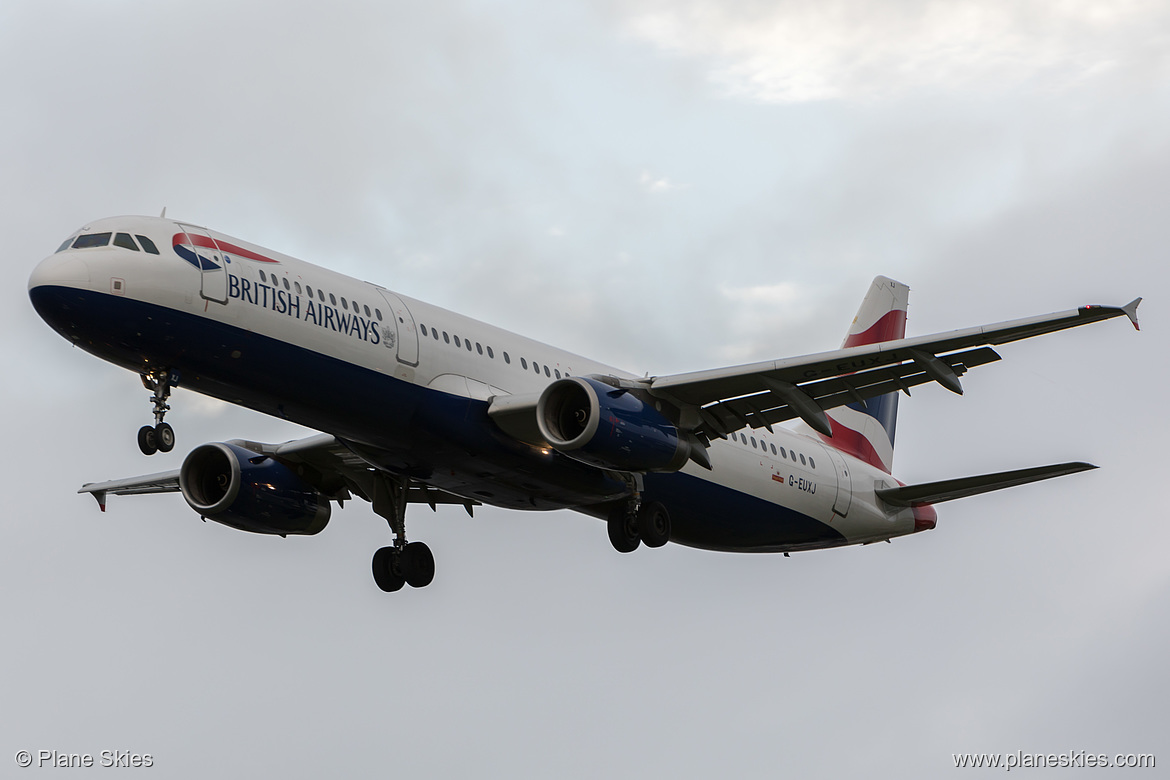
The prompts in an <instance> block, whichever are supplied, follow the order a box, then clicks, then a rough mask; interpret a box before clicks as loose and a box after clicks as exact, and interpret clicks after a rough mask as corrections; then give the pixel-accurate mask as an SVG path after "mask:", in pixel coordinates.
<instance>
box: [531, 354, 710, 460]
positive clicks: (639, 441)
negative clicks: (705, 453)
mask: <svg viewBox="0 0 1170 780" xmlns="http://www.w3.org/2000/svg"><path fill="white" fill-rule="evenodd" d="M536 423H537V426H538V427H539V428H540V433H541V435H542V436H543V437H544V439H545V441H547V442H548V443H549V444H551V445H552V447H553V449H555V450H557V451H558V452H562V453H564V454H565V455H568V456H569V457H570V458H573V459H575V460H579V461H582V462H583V463H588V464H589V465H591V466H599V467H601V468H606V469H616V470H619V471H678V470H679V469H681V468H682V467H683V466H684V465H685V464H686V462H687V459H688V457H689V456H690V450H691V444H690V442H689V441H688V440H687V439H686V438H684V437H683V436H681V435H679V431H678V429H677V428H676V427H675V426H674V424H673V423H671V422H670V420H668V419H666V418H665V417H664V416H662V414H661V413H659V412H658V411H657V410H656V409H655V408H654V407H653V406H651V405H649V404H647V403H644V402H643V401H642V400H641V399H640V398H638V396H637V395H635V394H634V393H632V392H630V391H629V390H625V389H623V388H615V387H610V386H609V385H607V384H605V383H604V382H599V381H598V380H596V379H589V378H586V377H578V376H573V377H566V378H565V379H560V380H557V381H556V382H553V383H552V384H551V385H549V386H548V387H547V388H545V390H544V392H543V393H541V395H540V400H539V401H538V402H537V404H536Z"/></svg>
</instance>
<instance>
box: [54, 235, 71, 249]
mask: <svg viewBox="0 0 1170 780" xmlns="http://www.w3.org/2000/svg"><path fill="white" fill-rule="evenodd" d="M72 245H73V236H69V238H67V239H65V241H64V243H62V244H61V246H59V247H57V251H58V252H64V251H65V250H66V249H68V248H69V247H70V246H72Z"/></svg>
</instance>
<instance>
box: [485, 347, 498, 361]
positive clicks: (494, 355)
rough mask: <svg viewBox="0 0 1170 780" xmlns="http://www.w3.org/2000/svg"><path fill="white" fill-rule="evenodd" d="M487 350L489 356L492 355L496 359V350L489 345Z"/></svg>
mask: <svg viewBox="0 0 1170 780" xmlns="http://www.w3.org/2000/svg"><path fill="white" fill-rule="evenodd" d="M487 351H488V357H490V358H491V359H492V360H495V359H496V354H495V353H494V352H492V348H491V347H488V348H487Z"/></svg>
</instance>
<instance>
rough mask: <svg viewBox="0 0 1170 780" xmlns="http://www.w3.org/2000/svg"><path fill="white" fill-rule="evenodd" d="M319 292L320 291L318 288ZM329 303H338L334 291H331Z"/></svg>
mask: <svg viewBox="0 0 1170 780" xmlns="http://www.w3.org/2000/svg"><path fill="white" fill-rule="evenodd" d="M318 292H320V291H319V290H318ZM329 303H331V304H333V305H334V306H336V305H337V298H336V297H334V295H333V293H329Z"/></svg>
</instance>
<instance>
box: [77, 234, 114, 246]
mask: <svg viewBox="0 0 1170 780" xmlns="http://www.w3.org/2000/svg"><path fill="white" fill-rule="evenodd" d="M112 235H113V233H89V234H88V235H84V236H78V237H77V240H76V241H74V242H73V248H74V249H92V248H93V247H95V246H108V245H109V243H110V236H112Z"/></svg>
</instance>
